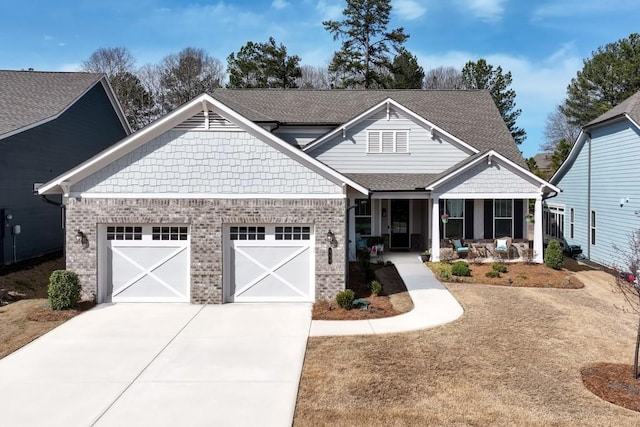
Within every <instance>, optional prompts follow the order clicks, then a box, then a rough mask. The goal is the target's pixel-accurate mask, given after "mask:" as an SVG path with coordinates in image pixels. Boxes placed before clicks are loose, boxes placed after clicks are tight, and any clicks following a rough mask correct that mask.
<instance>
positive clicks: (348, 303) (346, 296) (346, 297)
mask: <svg viewBox="0 0 640 427" xmlns="http://www.w3.org/2000/svg"><path fill="white" fill-rule="evenodd" d="M354 299H356V294H355V293H353V291H352V290H351V289H345V290H344V291H342V292H338V295H336V302H337V303H338V305H339V306H340V307H342V308H344V309H345V310H351V307H352V306H353V300H354Z"/></svg>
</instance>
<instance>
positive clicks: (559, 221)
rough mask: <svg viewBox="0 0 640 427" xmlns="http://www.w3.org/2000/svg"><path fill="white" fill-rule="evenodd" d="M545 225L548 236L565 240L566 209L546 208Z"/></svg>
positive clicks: (558, 207)
mask: <svg viewBox="0 0 640 427" xmlns="http://www.w3.org/2000/svg"><path fill="white" fill-rule="evenodd" d="M571 215H573V213H571ZM543 223H544V232H545V234H546V235H547V236H549V237H554V238H556V239H564V207H560V206H545V207H544V218H543Z"/></svg>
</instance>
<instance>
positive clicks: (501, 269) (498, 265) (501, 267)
mask: <svg viewBox="0 0 640 427" xmlns="http://www.w3.org/2000/svg"><path fill="white" fill-rule="evenodd" d="M491 268H492V269H493V271H497V272H498V273H506V272H507V266H506V265H504V264H502V263H500V262H494V263H493V265H492V266H491Z"/></svg>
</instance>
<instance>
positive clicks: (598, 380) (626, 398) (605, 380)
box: [581, 363, 640, 412]
mask: <svg viewBox="0 0 640 427" xmlns="http://www.w3.org/2000/svg"><path fill="white" fill-rule="evenodd" d="M581 373H582V383H583V384H584V386H585V387H586V388H587V389H588V390H589V391H590V392H591V393H593V394H595V395H596V396H598V397H599V398H601V399H603V400H606V401H607V402H610V403H613V404H614V405H618V406H622V407H623V408H627V409H631V410H632V411H637V412H640V380H638V379H636V378H634V377H633V366H631V365H625V364H618V363H596V364H594V365H591V366H587V367H585V368H583V369H582V370H581Z"/></svg>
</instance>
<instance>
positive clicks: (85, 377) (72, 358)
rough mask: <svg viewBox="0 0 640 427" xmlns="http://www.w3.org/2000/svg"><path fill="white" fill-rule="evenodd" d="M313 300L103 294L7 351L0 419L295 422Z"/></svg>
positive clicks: (0, 371)
mask: <svg viewBox="0 0 640 427" xmlns="http://www.w3.org/2000/svg"><path fill="white" fill-rule="evenodd" d="M310 322H311V304H226V305H207V306H201V305H189V304H162V303H154V304H113V305H111V304H103V305H99V306H97V307H96V308H94V309H93V310H90V311H89V312H87V313H84V314H82V315H80V316H78V317H75V318H73V319H71V320H69V321H68V322H66V323H64V324H62V325H60V326H59V327H57V328H56V329H54V330H53V331H51V332H49V333H47V334H45V335H43V336H42V337H40V338H38V339H37V340H35V341H34V342H32V343H30V344H28V345H26V346H25V347H23V348H21V349H19V350H17V351H16V352H14V353H12V354H10V355H8V356H7V357H5V358H3V359H0V402H1V404H0V407H1V408H2V410H1V411H0V425H3V426H93V425H96V426H133V425H135V426H154V427H155V426H274V427H275V426H278V427H281V426H290V425H291V424H292V422H293V415H294V410H295V404H296V397H297V393H298V384H299V382H300V375H301V372H302V364H303V361H304V354H305V349H306V344H307V337H308V333H309V326H310Z"/></svg>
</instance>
